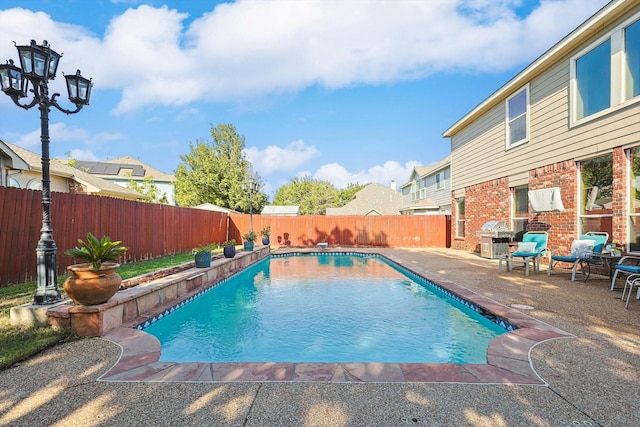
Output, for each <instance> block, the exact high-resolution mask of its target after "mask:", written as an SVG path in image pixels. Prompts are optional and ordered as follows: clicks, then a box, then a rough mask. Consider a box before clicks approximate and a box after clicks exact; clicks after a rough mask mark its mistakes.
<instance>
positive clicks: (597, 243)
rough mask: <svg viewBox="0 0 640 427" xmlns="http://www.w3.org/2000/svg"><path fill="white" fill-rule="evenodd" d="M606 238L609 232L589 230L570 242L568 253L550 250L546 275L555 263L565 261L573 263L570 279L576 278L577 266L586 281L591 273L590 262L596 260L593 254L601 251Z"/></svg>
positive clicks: (549, 273)
mask: <svg viewBox="0 0 640 427" xmlns="http://www.w3.org/2000/svg"><path fill="white" fill-rule="evenodd" d="M607 240H609V233H605V232H589V233H586V234H583V235H582V236H580V238H579V239H576V240H574V241H573V242H572V243H571V253H570V254H569V255H556V254H555V252H552V253H551V259H550V260H549V270H547V275H549V276H551V273H552V272H553V267H554V265H555V264H557V263H559V262H566V263H569V264H573V267H572V268H571V280H576V272H577V271H578V267H580V271H581V273H582V276H583V277H584V281H585V282H586V281H587V279H588V278H589V276H590V275H591V264H594V263H596V262H598V261H597V258H594V256H593V254H598V253H602V250H603V249H604V245H605V244H606V243H607Z"/></svg>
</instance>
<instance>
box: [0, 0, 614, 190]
mask: <svg viewBox="0 0 640 427" xmlns="http://www.w3.org/2000/svg"><path fill="white" fill-rule="evenodd" d="M607 3H608V2H607V1H606V0H273V1H268V0H239V1H235V2H217V1H205V0H190V1H179V0H166V1H154V0H146V1H137V0H0V60H2V61H3V62H4V61H5V60H6V59H13V60H14V61H16V62H18V58H17V51H16V49H15V47H14V45H13V41H15V42H16V43H17V44H27V43H28V42H29V41H30V40H31V39H35V40H36V41H37V42H41V41H42V40H47V41H48V42H49V44H50V45H51V46H52V48H53V49H54V50H56V51H57V52H61V53H63V54H64V56H63V57H62V59H61V61H60V67H59V75H61V73H60V71H62V72H65V73H66V74H70V73H74V72H75V71H76V70H77V69H80V70H81V71H82V75H83V76H85V77H91V78H92V79H93V82H94V87H93V92H92V96H91V105H89V106H88V107H86V108H85V109H83V110H82V111H81V112H80V113H78V114H76V115H70V116H66V115H65V114H63V113H60V112H58V111H57V110H55V109H54V110H53V111H52V113H51V114H50V134H51V155H52V156H54V157H65V156H67V155H70V156H71V157H72V158H75V159H80V160H104V159H109V158H115V157H120V156H125V155H128V156H132V157H135V158H137V159H139V160H140V161H142V162H144V163H146V164H148V165H150V166H153V167H154V168H156V169H159V170H161V171H163V172H166V173H173V172H174V170H175V169H176V167H177V165H178V164H179V162H180V155H184V154H188V153H189V143H190V142H193V143H195V142H197V141H199V140H205V141H211V134H210V128H211V126H212V125H214V126H215V125H217V124H218V123H229V124H233V125H234V126H236V128H237V130H238V133H240V134H241V135H243V136H244V137H245V140H246V155H247V158H248V159H249V160H250V161H251V162H252V164H253V166H254V170H255V172H257V173H258V174H259V175H260V176H261V177H262V178H263V179H264V181H265V183H266V187H265V191H266V192H267V195H269V196H270V197H272V196H273V192H275V190H277V188H278V187H280V186H281V185H283V184H286V183H287V182H288V181H289V180H290V179H291V178H293V177H295V176H300V175H305V174H306V175H310V176H311V177H313V178H316V179H323V180H328V181H330V182H332V183H333V184H334V185H335V186H336V187H338V188H343V187H345V186H346V185H347V184H349V183H356V182H357V183H361V184H364V183H368V182H378V183H381V184H385V185H388V184H389V183H390V182H391V181H392V180H395V181H396V182H397V183H398V184H399V185H400V184H402V183H404V182H406V181H407V180H408V178H409V175H410V173H411V171H412V169H413V167H415V166H417V165H430V164H433V163H435V162H437V161H439V160H441V159H442V158H444V157H446V156H447V155H448V154H449V152H450V146H449V141H448V140H447V139H443V138H442V132H443V131H444V130H445V129H447V128H448V127H449V126H450V125H451V124H453V123H454V122H455V121H457V120H458V119H459V118H461V117H462V116H464V115H465V114H466V113H467V112H468V111H469V110H471V109H472V108H473V107H475V106H476V105H477V104H478V103H480V102H481V101H482V100H483V99H484V98H486V97H487V96H489V95H490V94H491V93H492V92H494V91H495V90H496V89H498V88H499V87H500V86H502V85H503V84H504V83H506V82H507V81H508V80H509V79H510V78H512V77H513V76H514V75H515V74H517V73H518V72H519V71H520V70H521V69H522V68H524V67H525V66H526V65H527V64H529V63H530V62H531V61H533V60H534V59H535V58H537V57H538V56H539V55H541V54H542V53H543V52H544V51H546V50H547V49H549V48H550V47H551V46H553V45H554V44H555V43H556V42H558V41H559V40H560V39H561V38H562V37H564V36H565V35H567V34H568V33H569V32H570V31H572V30H573V29H574V28H575V27H576V26H578V25H579V24H580V23H582V22H583V21H584V20H586V19H587V18H589V17H590V16H591V15H593V14H594V13H595V12H597V11H598V10H599V9H600V8H602V7H603V6H604V5H605V4H607ZM50 91H51V92H52V93H53V92H60V93H62V94H63V96H61V97H60V98H59V100H60V103H61V104H63V106H65V107H67V108H69V107H70V105H69V104H68V103H65V101H64V99H65V98H66V89H65V88H64V79H63V78H57V79H56V80H54V81H52V82H51V85H50ZM39 124H40V121H39V113H38V111H37V109H35V108H34V109H31V110H28V111H25V110H23V109H20V108H18V107H16V106H15V105H14V104H13V102H12V101H11V99H10V98H9V97H8V96H4V95H0V139H2V140H5V141H7V142H11V143H14V144H17V145H19V146H22V147H24V148H26V149H29V150H32V151H34V152H36V153H40V142H39V137H40V128H39Z"/></svg>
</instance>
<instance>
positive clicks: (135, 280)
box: [120, 255, 222, 290]
mask: <svg viewBox="0 0 640 427" xmlns="http://www.w3.org/2000/svg"><path fill="white" fill-rule="evenodd" d="M216 258H222V255H214V256H212V257H211V259H212V260H214V259H216ZM194 267H195V262H194V261H191V262H187V263H185V264H181V265H176V266H175V267H169V268H163V269H162V270H158V271H152V272H151V273H147V274H142V275H140V276H136V277H132V278H130V279H127V280H123V281H122V284H121V285H120V290H123V289H128V288H133V287H134V286H138V285H141V284H143V283H147V282H150V281H152V280H156V279H161V278H163V277H167V276H171V275H172V274H176V273H180V272H183V271H185V270H189V269H191V268H194Z"/></svg>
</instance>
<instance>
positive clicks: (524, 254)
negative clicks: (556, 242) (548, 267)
mask: <svg viewBox="0 0 640 427" xmlns="http://www.w3.org/2000/svg"><path fill="white" fill-rule="evenodd" d="M548 240H549V234H548V233H547V232H546V231H529V232H527V233H524V234H523V235H522V242H518V249H517V250H516V251H515V252H510V253H509V254H507V271H511V270H512V269H513V263H514V262H523V263H524V267H525V275H526V276H528V275H529V263H531V264H532V265H533V271H534V272H535V273H539V272H540V260H541V259H542V257H543V256H546V254H547V241H548Z"/></svg>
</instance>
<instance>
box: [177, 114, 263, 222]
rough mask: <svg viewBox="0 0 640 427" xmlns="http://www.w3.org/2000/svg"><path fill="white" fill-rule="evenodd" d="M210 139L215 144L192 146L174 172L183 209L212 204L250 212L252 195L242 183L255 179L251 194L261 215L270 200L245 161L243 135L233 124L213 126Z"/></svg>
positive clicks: (254, 208)
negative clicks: (253, 190) (255, 188)
mask: <svg viewBox="0 0 640 427" xmlns="http://www.w3.org/2000/svg"><path fill="white" fill-rule="evenodd" d="M211 136H212V138H213V141H212V142H206V141H202V140H199V141H197V142H196V143H195V144H194V143H189V148H190V150H191V151H190V153H189V154H185V155H181V156H180V160H181V162H180V164H178V168H177V169H176V172H175V177H176V181H175V187H176V202H177V203H178V205H180V206H196V205H199V204H202V203H213V204H215V205H218V206H222V207H226V208H229V209H233V210H237V211H240V212H249V200H250V196H249V193H248V191H245V190H243V188H242V183H243V182H247V181H248V180H249V179H253V180H254V181H255V182H256V183H257V191H256V192H254V193H252V195H251V199H252V200H251V202H252V203H251V206H252V208H253V212H260V211H261V210H262V208H263V207H264V205H265V204H266V201H267V197H266V195H265V194H264V193H263V191H262V189H263V187H264V183H263V182H262V180H261V179H260V177H259V176H258V175H257V174H253V172H252V168H251V163H249V161H248V160H246V158H245V154H244V149H245V139H244V136H242V135H239V134H238V133H237V131H236V128H235V126H233V125H231V124H218V125H217V126H216V127H214V126H213V125H212V126H211Z"/></svg>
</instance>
